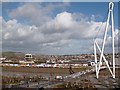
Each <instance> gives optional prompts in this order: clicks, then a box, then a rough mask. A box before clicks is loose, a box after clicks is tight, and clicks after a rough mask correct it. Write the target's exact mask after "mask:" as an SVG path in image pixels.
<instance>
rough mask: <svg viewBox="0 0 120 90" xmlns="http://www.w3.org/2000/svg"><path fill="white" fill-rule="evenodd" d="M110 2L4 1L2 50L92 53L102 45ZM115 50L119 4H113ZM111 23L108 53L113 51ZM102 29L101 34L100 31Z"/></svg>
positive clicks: (43, 52) (0, 20)
mask: <svg viewBox="0 0 120 90" xmlns="http://www.w3.org/2000/svg"><path fill="white" fill-rule="evenodd" d="M107 12H108V2H3V3H2V14H0V22H1V23H2V50H3V51H15V52H24V53H33V54H46V55H64V54H82V53H93V43H94V41H93V40H94V38H95V37H96V36H97V38H96V40H97V42H98V43H99V45H101V44H102V40H103V35H104V31H105V25H106V18H107ZM114 20H115V21H114V22H115V49H116V51H117V45H118V43H117V42H118V37H117V35H118V3H117V2H115V3H114ZM110 29H111V25H109V32H108V35H107V40H106V48H105V52H111V31H110ZM98 31H99V33H98Z"/></svg>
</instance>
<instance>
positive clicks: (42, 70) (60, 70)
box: [2, 66, 90, 74]
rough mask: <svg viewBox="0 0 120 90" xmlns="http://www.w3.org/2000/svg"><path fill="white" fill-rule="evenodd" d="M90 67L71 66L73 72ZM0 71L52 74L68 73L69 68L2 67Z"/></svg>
mask: <svg viewBox="0 0 120 90" xmlns="http://www.w3.org/2000/svg"><path fill="white" fill-rule="evenodd" d="M86 69H90V67H81V68H73V71H74V72H80V71H83V70H86ZM2 71H3V72H4V71H6V72H7V71H9V72H25V73H53V74H69V68H37V67H11V66H5V67H2Z"/></svg>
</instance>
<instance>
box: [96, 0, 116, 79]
mask: <svg viewBox="0 0 120 90" xmlns="http://www.w3.org/2000/svg"><path fill="white" fill-rule="evenodd" d="M113 7H114V4H113V2H110V3H109V12H108V17H107V24H106V28H105V34H104V39H103V44H102V50H101V48H100V47H99V45H98V43H97V41H96V40H95V41H94V56H95V68H96V77H97V78H98V77H99V72H100V69H101V67H100V66H101V63H102V59H103V60H104V61H105V63H106V65H107V67H108V69H109V71H110V73H111V75H112V77H113V78H115V50H114V19H113ZM110 18H111V30H112V53H113V54H112V56H113V58H112V60H113V70H111V68H110V66H109V64H108V61H107V60H106V58H105V56H104V54H103V53H104V47H105V42H106V36H107V32H108V26H109V22H110ZM97 48H98V50H99V52H100V53H101V54H100V60H99V63H98V62H97V53H96V52H97V51H96V49H97Z"/></svg>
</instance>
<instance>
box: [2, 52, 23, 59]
mask: <svg viewBox="0 0 120 90" xmlns="http://www.w3.org/2000/svg"><path fill="white" fill-rule="evenodd" d="M24 55H25V54H24V53H22V52H2V57H6V58H7V59H12V60H13V59H14V60H16V59H24V57H25V56H24Z"/></svg>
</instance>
